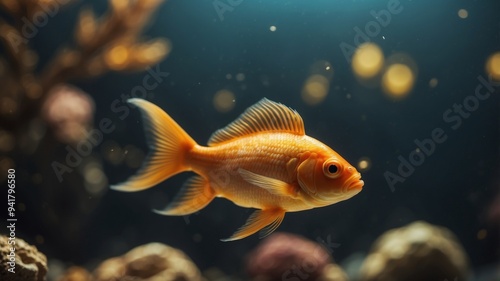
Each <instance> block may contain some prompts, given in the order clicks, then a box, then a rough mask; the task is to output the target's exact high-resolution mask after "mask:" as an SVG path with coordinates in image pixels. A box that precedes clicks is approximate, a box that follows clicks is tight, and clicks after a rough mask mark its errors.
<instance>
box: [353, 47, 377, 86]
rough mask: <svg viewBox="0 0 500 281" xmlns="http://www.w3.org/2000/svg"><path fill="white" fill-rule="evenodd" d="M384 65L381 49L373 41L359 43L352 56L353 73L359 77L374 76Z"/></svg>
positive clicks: (368, 77)
mask: <svg viewBox="0 0 500 281" xmlns="http://www.w3.org/2000/svg"><path fill="white" fill-rule="evenodd" d="M383 65H384V54H383V53H382V50H381V49H380V48H379V47H378V46H377V45H375V44H373V43H365V44H361V45H360V46H359V47H358V49H356V52H355V53H354V55H353V57H352V69H353V71H354V74H355V75H356V76H357V77H359V78H361V79H370V78H373V77H375V76H376V75H377V74H378V73H379V72H380V70H381V69H382V66H383Z"/></svg>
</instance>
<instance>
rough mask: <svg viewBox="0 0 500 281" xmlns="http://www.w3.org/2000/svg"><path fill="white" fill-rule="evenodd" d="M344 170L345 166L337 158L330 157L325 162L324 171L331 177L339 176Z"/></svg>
mask: <svg viewBox="0 0 500 281" xmlns="http://www.w3.org/2000/svg"><path fill="white" fill-rule="evenodd" d="M342 170H343V166H342V164H340V163H339V162H338V161H337V160H334V159H328V160H326V161H325V163H323V173H324V174H325V176H327V177H329V178H331V179H334V178H337V177H338V176H339V175H340V174H341V173H342Z"/></svg>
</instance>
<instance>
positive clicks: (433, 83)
mask: <svg viewBox="0 0 500 281" xmlns="http://www.w3.org/2000/svg"><path fill="white" fill-rule="evenodd" d="M437 85H438V80H437V78H432V79H431V80H429V87H431V88H436V86H437Z"/></svg>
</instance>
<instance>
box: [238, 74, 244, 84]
mask: <svg viewBox="0 0 500 281" xmlns="http://www.w3.org/2000/svg"><path fill="white" fill-rule="evenodd" d="M236 81H238V82H243V81H245V74H244V73H238V74H236Z"/></svg>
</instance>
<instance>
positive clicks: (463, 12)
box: [458, 9, 469, 19]
mask: <svg viewBox="0 0 500 281" xmlns="http://www.w3.org/2000/svg"><path fill="white" fill-rule="evenodd" d="M458 16H459V17H460V18H461V19H466V18H468V17H469V12H468V11H467V10H466V9H460V10H458Z"/></svg>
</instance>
